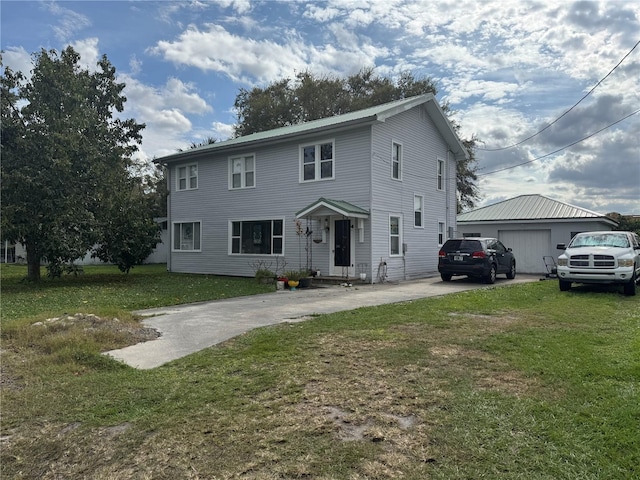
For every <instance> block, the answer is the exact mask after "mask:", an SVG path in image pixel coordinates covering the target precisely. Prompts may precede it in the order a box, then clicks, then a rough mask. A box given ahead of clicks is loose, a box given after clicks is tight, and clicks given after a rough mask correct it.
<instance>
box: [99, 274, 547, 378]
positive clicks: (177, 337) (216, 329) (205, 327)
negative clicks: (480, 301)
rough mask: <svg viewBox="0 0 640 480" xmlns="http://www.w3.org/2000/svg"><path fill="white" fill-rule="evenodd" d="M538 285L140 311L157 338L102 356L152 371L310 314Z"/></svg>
mask: <svg viewBox="0 0 640 480" xmlns="http://www.w3.org/2000/svg"><path fill="white" fill-rule="evenodd" d="M539 279H540V276H535V275H518V276H517V277H516V278H515V279H514V280H505V279H504V277H503V276H502V275H501V276H500V278H499V279H498V280H497V281H496V283H495V284H494V285H485V284H482V283H480V282H477V281H474V280H470V279H467V278H466V277H461V278H457V277H454V280H452V281H451V282H443V281H442V280H440V277H439V276H438V277H433V278H425V279H420V280H411V281H406V282H400V283H397V284H374V285H358V286H353V287H344V286H337V285H335V286H333V285H332V286H323V287H321V288H311V289H298V290H296V291H293V292H292V291H289V290H283V291H277V292H273V293H266V294H262V295H252V296H247V297H236V298H230V299H225V300H217V301H211V302H201V303H190V304H186V305H176V306H171V307H163V308H154V309H150V310H142V311H138V312H135V313H136V314H139V315H142V316H143V317H145V318H144V319H143V324H144V325H145V326H146V327H151V328H154V329H156V330H158V331H159V332H160V333H161V334H162V335H161V336H160V337H159V338H158V339H157V340H151V341H149V342H144V343H138V344H137V345H132V346H130V347H125V348H121V349H119V350H112V351H110V352H107V355H110V356H111V357H113V358H115V359H117V360H120V361H122V362H124V363H126V364H128V365H130V366H132V367H135V368H140V369H149V368H155V367H158V366H160V365H162V364H164V363H167V362H170V361H171V360H176V359H178V358H182V357H184V356H186V355H189V354H191V353H194V352H197V351H200V350H202V349H204V348H207V347H210V346H212V345H216V344H218V343H221V342H224V341H225V340H228V339H229V338H232V337H235V336H237V335H240V334H242V333H243V332H246V331H249V330H252V329H254V328H258V327H264V326H266V325H274V324H277V323H283V322H299V321H302V320H306V319H308V318H310V316H311V315H315V314H323V313H334V312H339V311H344V310H353V309H355V308H360V307H369V306H375V305H382V304H387V303H397V302H405V301H408V300H415V299H419V298H425V297H434V296H439V295H446V294H448V293H454V292H462V291H465V290H474V289H478V288H490V287H501V286H507V285H513V284H517V283H524V282H533V281H538V280H539Z"/></svg>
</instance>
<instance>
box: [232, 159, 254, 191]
mask: <svg viewBox="0 0 640 480" xmlns="http://www.w3.org/2000/svg"><path fill="white" fill-rule="evenodd" d="M255 177H256V162H255V157H254V156H253V155H243V156H239V157H232V158H230V159H229V188H251V187H255V184H256V183H255Z"/></svg>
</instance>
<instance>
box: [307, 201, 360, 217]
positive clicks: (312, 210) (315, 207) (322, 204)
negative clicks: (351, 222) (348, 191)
mask: <svg viewBox="0 0 640 480" xmlns="http://www.w3.org/2000/svg"><path fill="white" fill-rule="evenodd" d="M327 210H328V211H331V212H332V213H337V214H339V215H343V216H345V217H356V218H368V217H369V211H368V210H365V209H364V208H361V207H358V206H357V205H354V204H353V203H349V202H345V201H344V200H331V199H329V198H323V197H321V198H319V199H318V200H316V201H315V202H313V203H312V204H311V205H308V206H307V207H305V208H303V209H302V210H300V211H299V212H296V217H298V218H304V217H307V216H310V215H313V214H316V215H325V213H324V212H326V211H327Z"/></svg>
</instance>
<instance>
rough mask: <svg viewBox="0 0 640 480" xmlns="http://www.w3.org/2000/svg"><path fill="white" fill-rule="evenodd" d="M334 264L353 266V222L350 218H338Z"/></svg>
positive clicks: (337, 265)
mask: <svg viewBox="0 0 640 480" xmlns="http://www.w3.org/2000/svg"><path fill="white" fill-rule="evenodd" d="M334 265H335V266H336V267H349V266H351V222H350V221H349V220H336V228H335V255H334Z"/></svg>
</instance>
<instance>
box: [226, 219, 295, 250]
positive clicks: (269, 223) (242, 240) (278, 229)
mask: <svg viewBox="0 0 640 480" xmlns="http://www.w3.org/2000/svg"><path fill="white" fill-rule="evenodd" d="M283 244H284V232H283V220H244V221H241V222H231V253H232V254H246V255H282V252H283Z"/></svg>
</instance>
